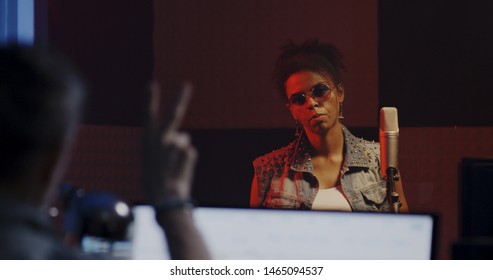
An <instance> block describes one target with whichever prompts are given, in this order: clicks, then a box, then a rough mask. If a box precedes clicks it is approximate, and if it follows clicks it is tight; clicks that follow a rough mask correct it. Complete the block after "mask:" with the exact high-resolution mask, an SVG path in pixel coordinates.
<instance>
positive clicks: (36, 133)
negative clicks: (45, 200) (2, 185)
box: [0, 45, 84, 180]
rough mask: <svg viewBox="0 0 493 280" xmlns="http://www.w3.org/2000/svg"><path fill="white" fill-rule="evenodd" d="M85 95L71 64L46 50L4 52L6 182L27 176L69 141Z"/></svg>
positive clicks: (1, 145)
mask: <svg viewBox="0 0 493 280" xmlns="http://www.w3.org/2000/svg"><path fill="white" fill-rule="evenodd" d="M83 95H84V90H83V86H82V82H81V81H80V80H79V78H78V75H77V74H76V73H75V71H74V70H73V68H72V66H71V65H70V64H69V63H68V62H67V60H66V59H65V58H64V57H63V56H62V55H61V54H60V53H58V52H57V51H55V50H53V49H51V48H48V47H41V46H20V45H9V46H4V47H2V48H0V131H1V133H2V135H1V137H0V179H1V180H6V179H7V180H9V179H14V178H18V177H19V176H23V175H25V174H24V173H25V172H26V171H28V170H27V168H29V167H30V166H28V165H29V163H28V162H30V160H32V159H33V158H34V157H36V156H37V155H40V154H42V153H45V152H47V151H49V150H52V149H54V148H56V147H59V146H60V145H63V143H64V142H65V141H67V139H68V137H69V136H70V135H71V134H72V132H73V131H74V130H75V127H76V124H77V122H78V120H79V114H80V109H81V103H82V98H83Z"/></svg>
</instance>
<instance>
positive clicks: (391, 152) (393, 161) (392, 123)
mask: <svg viewBox="0 0 493 280" xmlns="http://www.w3.org/2000/svg"><path fill="white" fill-rule="evenodd" d="M398 149H399V121H398V119H397V108H395V107H383V108H382V109H380V162H381V173H382V176H386V175H387V169H388V168H389V167H391V168H394V169H395V170H398V169H399V166H398V160H397V158H398V155H399V152H398Z"/></svg>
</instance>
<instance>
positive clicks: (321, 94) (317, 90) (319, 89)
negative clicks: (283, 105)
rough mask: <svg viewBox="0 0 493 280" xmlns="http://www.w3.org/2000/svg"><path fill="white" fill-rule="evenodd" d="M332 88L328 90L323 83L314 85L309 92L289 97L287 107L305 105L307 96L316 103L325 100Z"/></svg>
mask: <svg viewBox="0 0 493 280" xmlns="http://www.w3.org/2000/svg"><path fill="white" fill-rule="evenodd" d="M331 91H332V88H330V87H329V86H328V85H327V84H325V83H318V84H316V85H314V86H313V87H312V88H311V89H310V90H309V91H305V92H301V91H300V92H297V93H295V94H293V95H291V96H290V97H289V105H291V104H294V105H298V106H302V105H304V104H305V103H306V99H307V94H309V95H310V96H311V97H312V98H314V99H315V100H316V101H317V102H318V103H320V102H322V101H324V100H326V99H327V97H329V96H330V92H331Z"/></svg>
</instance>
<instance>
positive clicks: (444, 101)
mask: <svg viewBox="0 0 493 280" xmlns="http://www.w3.org/2000/svg"><path fill="white" fill-rule="evenodd" d="M484 2H486V1H484ZM48 3H49V6H48V9H47V11H45V14H46V15H47V16H46V18H47V20H48V21H47V22H48V28H47V29H46V30H45V33H46V36H47V38H48V39H49V41H50V42H52V43H55V44H56V45H57V46H59V47H60V48H61V49H62V50H63V51H65V52H66V53H67V54H68V55H69V56H70V57H71V58H72V59H73V60H74V63H75V64H76V66H78V67H79V68H80V70H81V73H82V74H83V75H84V77H85V78H86V80H87V81H88V82H89V87H90V96H89V97H90V98H89V101H88V104H87V113H86V117H85V121H84V124H83V125H81V129H80V135H79V138H78V140H77V143H76V145H75V149H74V158H73V160H72V162H71V163H70V165H69V169H68V173H67V176H66V180H67V181H70V182H73V183H76V184H79V185H81V186H83V187H85V188H87V189H107V190H111V191H114V192H117V193H119V194H120V195H122V196H123V197H124V198H126V199H127V200H129V201H131V202H138V201H142V195H141V193H140V155H139V154H140V125H141V123H142V118H141V117H142V108H143V100H144V98H143V96H142V95H143V94H144V93H145V89H146V86H147V83H148V81H149V80H150V78H151V77H154V78H155V79H157V80H158V81H159V82H160V83H161V85H162V87H163V89H164V93H165V95H166V96H165V97H167V96H168V95H169V93H171V92H172V89H173V88H174V85H175V84H176V83H177V82H179V81H181V80H183V79H188V80H191V81H192V82H193V83H194V85H195V95H194V99H193V101H192V103H191V104H190V108H189V112H188V115H187V118H186V119H185V123H184V128H185V129H186V130H188V131H189V132H190V133H191V134H192V136H193V141H194V144H195V145H196V146H197V148H198V149H199V153H200V155H201V157H200V159H199V163H198V167H197V176H196V180H195V182H194V196H195V198H196V199H197V201H198V202H199V204H201V205H227V206H239V207H244V206H246V205H247V204H248V199H249V197H248V196H249V185H250V183H251V177H252V172H253V170H252V169H251V161H252V160H253V159H254V158H255V157H256V156H258V155H261V154H263V153H266V152H268V151H271V150H272V149H274V148H278V147H280V146H283V145H285V144H287V143H288V142H289V141H290V140H291V139H292V133H293V129H292V128H291V127H292V120H291V118H290V116H289V113H288V112H287V110H286V109H285V108H284V106H283V104H282V100H281V99H280V98H278V97H277V95H276V92H275V89H274V85H273V84H272V82H271V81H270V73H271V70H272V65H273V62H274V59H275V57H276V54H277V51H278V48H279V47H280V46H281V45H283V44H284V43H285V42H286V40H287V39H288V38H292V39H294V40H297V41H300V40H303V39H305V38H313V37H318V38H320V39H321V40H323V41H329V42H333V43H334V44H336V45H337V46H339V48H340V49H341V50H342V51H343V53H344V54H345V56H346V65H347V68H348V70H347V72H346V75H345V82H346V93H347V96H346V97H347V99H346V101H345V103H344V113H345V116H346V118H345V121H344V123H345V124H346V125H347V126H348V127H350V128H351V130H352V131H353V132H354V134H356V135H358V136H362V137H365V138H369V139H375V140H377V134H378V109H379V107H380V106H395V107H397V108H398V109H399V120H400V126H401V142H400V143H401V145H400V158H399V159H400V167H401V172H402V174H403V181H404V186H405V189H406V196H407V199H408V203H409V204H410V207H411V209H412V210H413V211H415V212H433V213H437V214H439V215H440V216H441V228H440V229H441V231H440V232H441V235H440V247H439V249H440V251H439V252H440V253H439V257H440V258H449V257H450V254H449V248H450V244H451V243H452V242H454V241H456V240H457V239H458V237H459V234H460V232H459V221H460V207H459V204H458V201H459V199H458V197H459V188H460V186H459V183H458V177H459V173H458V165H459V163H460V160H461V158H463V157H465V156H474V157H493V145H492V144H491V143H493V114H491V113H490V110H489V106H490V104H491V103H492V102H491V101H492V100H491V99H492V97H491V95H490V93H491V84H490V83H489V81H488V78H489V76H491V75H490V74H491V72H492V67H493V66H492V65H493V62H492V57H491V52H490V51H489V50H490V49H492V48H491V47H492V40H491V38H490V37H491V36H490V34H491V33H492V32H491V28H492V25H493V19H491V17H489V15H488V11H491V6H492V4H488V3H483V2H481V1H467V3H466V1H457V0H456V1H438V0H435V1H403V0H380V1H376V0H375V1H323V0H309V1H301V0H288V1H281V0H278V1H276V0H267V1H265V0H264V1H224V0H211V1H193V0H184V1H162V0H159V1H150V0H149V1H138V2H136V1H130V0H125V1H116V0H111V1H103V2H101V1H95V0H90V1H84V2H83V3H82V2H81V3H79V4H78V3H76V2H73V1H71V2H70V3H67V2H66V1H60V0H51V1H48Z"/></svg>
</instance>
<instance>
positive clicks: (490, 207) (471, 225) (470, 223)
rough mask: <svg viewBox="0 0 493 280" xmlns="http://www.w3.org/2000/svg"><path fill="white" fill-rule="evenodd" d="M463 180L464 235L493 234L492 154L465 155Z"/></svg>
mask: <svg viewBox="0 0 493 280" xmlns="http://www.w3.org/2000/svg"><path fill="white" fill-rule="evenodd" d="M460 184H461V185H460V186H459V192H460V194H459V205H460V210H459V224H460V225H461V237H462V238H471V237H493V222H492V217H493V202H492V197H493V158H464V159H463V160H462V162H461V165H460Z"/></svg>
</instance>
